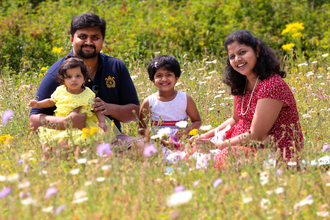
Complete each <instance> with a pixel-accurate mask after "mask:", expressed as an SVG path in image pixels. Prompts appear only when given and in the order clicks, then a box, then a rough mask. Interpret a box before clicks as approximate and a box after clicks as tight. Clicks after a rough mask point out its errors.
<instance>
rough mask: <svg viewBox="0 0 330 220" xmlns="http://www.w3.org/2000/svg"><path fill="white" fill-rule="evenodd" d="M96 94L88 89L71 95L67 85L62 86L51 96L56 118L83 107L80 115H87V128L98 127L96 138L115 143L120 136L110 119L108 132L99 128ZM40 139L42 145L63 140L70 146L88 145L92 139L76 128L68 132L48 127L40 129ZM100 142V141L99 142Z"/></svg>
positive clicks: (107, 119) (68, 129)
mask: <svg viewBox="0 0 330 220" xmlns="http://www.w3.org/2000/svg"><path fill="white" fill-rule="evenodd" d="M94 98H95V94H94V92H93V91H92V90H90V89H89V88H88V87H86V88H85V90H84V91H83V92H82V93H80V94H71V93H69V92H68V91H67V89H66V86H65V85H61V86H59V87H57V88H56V90H55V92H54V93H53V94H52V95H51V99H52V100H53V101H54V102H55V105H56V110H55V116H59V117H66V116H68V115H69V114H70V113H71V112H72V111H73V110H74V109H76V108H78V107H80V106H82V109H81V110H80V112H79V113H86V128H88V129H90V128H92V127H97V128H98V132H97V133H96V134H94V136H104V137H105V138H104V140H105V139H106V140H105V141H106V142H108V143H111V142H113V141H115V139H116V136H117V135H119V134H120V132H119V130H118V128H117V127H116V125H115V124H114V123H113V122H111V120H110V119H109V118H108V117H105V119H106V125H107V127H108V130H107V132H106V133H104V134H102V133H103V130H102V129H101V128H99V127H98V125H97V123H98V119H97V117H96V115H95V114H94V112H92V110H93V107H92V105H93V103H94V101H93V100H94ZM38 131H39V138H40V141H41V142H42V143H45V142H47V143H49V142H50V141H53V140H55V141H58V142H61V141H62V140H65V141H68V143H69V144H74V145H80V144H88V143H89V142H90V141H91V138H86V139H84V138H83V132H82V131H81V130H79V129H76V128H67V129H66V130H56V129H50V128H46V127H39V130H38ZM98 141H99V140H98Z"/></svg>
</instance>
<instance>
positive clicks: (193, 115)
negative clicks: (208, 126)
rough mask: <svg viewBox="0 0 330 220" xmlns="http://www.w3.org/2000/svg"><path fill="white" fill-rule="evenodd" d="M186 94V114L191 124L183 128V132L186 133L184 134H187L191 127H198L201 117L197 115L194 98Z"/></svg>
mask: <svg viewBox="0 0 330 220" xmlns="http://www.w3.org/2000/svg"><path fill="white" fill-rule="evenodd" d="M186 95H187V110H186V111H187V115H188V116H189V118H190V120H191V125H190V126H188V127H186V128H185V129H184V132H185V133H186V135H188V134H189V132H190V131H191V130H193V129H198V128H199V127H200V126H201V124H202V119H201V116H200V115H199V112H198V109H197V106H196V103H195V102H194V100H193V99H192V97H191V96H190V95H188V94H186Z"/></svg>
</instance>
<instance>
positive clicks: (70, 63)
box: [56, 55, 89, 89]
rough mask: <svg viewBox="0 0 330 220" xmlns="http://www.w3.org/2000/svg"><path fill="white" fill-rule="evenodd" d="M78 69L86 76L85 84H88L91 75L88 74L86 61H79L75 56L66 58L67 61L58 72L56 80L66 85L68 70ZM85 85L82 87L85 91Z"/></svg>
mask: <svg viewBox="0 0 330 220" xmlns="http://www.w3.org/2000/svg"><path fill="white" fill-rule="evenodd" d="M76 67H80V69H81V73H82V75H83V76H84V79H85V83H86V81H87V80H88V79H89V74H88V70H87V67H86V64H85V63H84V61H83V60H82V59H79V58H78V57H76V56H73V55H69V56H66V57H65V61H64V62H63V63H62V65H61V66H60V69H59V70H58V74H57V75H56V80H57V81H58V82H59V83H60V84H61V85H64V79H65V78H66V71H67V70H68V69H72V68H76ZM85 83H84V84H82V86H81V87H82V88H83V89H84V88H85Z"/></svg>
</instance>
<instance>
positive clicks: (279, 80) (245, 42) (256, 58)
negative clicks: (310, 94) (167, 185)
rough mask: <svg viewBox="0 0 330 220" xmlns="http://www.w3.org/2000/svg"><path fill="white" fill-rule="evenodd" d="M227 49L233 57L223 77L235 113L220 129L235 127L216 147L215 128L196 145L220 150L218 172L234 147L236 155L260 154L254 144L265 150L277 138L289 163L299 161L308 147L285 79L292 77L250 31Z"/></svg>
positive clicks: (236, 35)
mask: <svg viewBox="0 0 330 220" xmlns="http://www.w3.org/2000/svg"><path fill="white" fill-rule="evenodd" d="M225 50H226V51H227V55H228V56H227V64H226V67H225V70H224V74H223V75H224V83H226V84H227V85H228V86H229V87H230V88H231V94H232V95H233V96H234V99H233V115H232V117H231V118H229V119H228V120H226V121H225V122H223V123H222V124H221V125H220V126H219V127H218V128H217V129H218V130H223V129H224V128H225V127H227V126H228V127H231V128H230V130H229V131H228V132H227V133H226V135H225V140H219V141H217V142H216V143H212V142H211V141H210V139H211V138H213V137H214V136H215V130H212V131H209V132H207V133H206V134H203V135H201V136H199V137H198V138H197V140H196V144H197V145H198V146H201V145H208V147H210V148H211V149H212V148H213V149H216V148H218V149H219V150H220V152H219V153H218V154H217V156H216V164H215V167H216V168H221V167H222V166H224V165H227V162H228V161H227V157H228V150H229V146H230V149H231V153H232V154H238V155H240V154H241V153H238V152H242V153H243V154H246V155H247V154H248V153H249V152H250V153H255V151H256V150H257V149H256V148H255V147H253V144H252V143H253V141H254V142H255V141H259V148H263V143H264V142H265V141H270V140H273V144H274V146H276V149H275V150H274V151H276V152H278V153H279V155H278V156H280V157H282V159H283V161H285V162H288V161H290V160H296V157H297V152H298V151H299V150H301V149H302V148H303V147H304V144H303V134H302V132H301V127H300V123H299V114H298V110H297V106H296V101H295V98H294V96H293V94H292V92H291V90H290V88H289V86H288V85H287V84H286V83H285V81H284V80H283V78H284V77H285V75H286V74H285V72H284V71H282V70H281V68H280V62H279V60H278V59H277V58H276V56H275V53H274V52H273V50H272V49H271V48H269V47H268V46H267V45H266V44H265V43H264V42H262V41H261V40H260V39H258V38H256V37H254V36H253V35H252V34H251V33H250V32H249V31H247V30H238V31H235V32H234V33H232V34H231V35H229V37H228V38H227V40H226V41H225ZM260 142H261V143H260ZM274 153H275V152H274Z"/></svg>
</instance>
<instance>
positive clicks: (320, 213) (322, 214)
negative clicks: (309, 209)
mask: <svg viewBox="0 0 330 220" xmlns="http://www.w3.org/2000/svg"><path fill="white" fill-rule="evenodd" d="M316 215H318V216H321V217H326V216H328V215H329V212H327V211H321V212H316Z"/></svg>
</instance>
